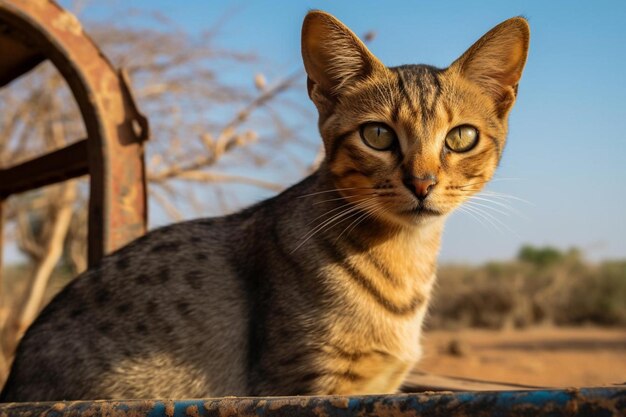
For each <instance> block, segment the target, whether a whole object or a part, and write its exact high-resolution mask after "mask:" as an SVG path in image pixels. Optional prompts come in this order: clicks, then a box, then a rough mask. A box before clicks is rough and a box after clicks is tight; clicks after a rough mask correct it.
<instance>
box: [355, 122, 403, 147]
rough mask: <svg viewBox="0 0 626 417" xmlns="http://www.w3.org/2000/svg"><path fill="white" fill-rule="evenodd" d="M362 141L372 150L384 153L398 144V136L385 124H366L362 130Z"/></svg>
mask: <svg viewBox="0 0 626 417" xmlns="http://www.w3.org/2000/svg"><path fill="white" fill-rule="evenodd" d="M360 133H361V139H362V140H363V142H365V144H366V145H367V146H369V147H371V148H374V149H376V150H379V151H384V150H387V149H389V148H391V147H392V146H393V144H394V143H395V142H396V134H395V132H394V131H393V130H391V128H390V127H389V126H387V125H385V124H383V123H365V124H364V125H362V126H361V129H360Z"/></svg>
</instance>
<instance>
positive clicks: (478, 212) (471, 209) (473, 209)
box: [462, 205, 504, 234]
mask: <svg viewBox="0 0 626 417" xmlns="http://www.w3.org/2000/svg"><path fill="white" fill-rule="evenodd" d="M462 207H463V208H464V209H465V210H467V211H468V213H474V214H475V215H477V216H480V217H482V218H483V219H484V220H485V221H486V222H487V223H488V224H489V225H491V227H493V228H494V229H495V230H496V231H497V232H498V233H501V234H504V232H503V231H502V229H501V228H500V227H499V226H498V225H497V224H496V223H495V222H494V221H493V220H492V219H491V218H490V217H489V216H486V215H485V213H483V211H482V210H479V209H478V208H476V207H470V206H468V205H465V206H462Z"/></svg>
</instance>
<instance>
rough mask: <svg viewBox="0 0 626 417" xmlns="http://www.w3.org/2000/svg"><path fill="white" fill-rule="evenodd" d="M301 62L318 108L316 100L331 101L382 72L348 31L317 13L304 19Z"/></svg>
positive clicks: (311, 13) (310, 13) (335, 21)
mask: <svg viewBox="0 0 626 417" xmlns="http://www.w3.org/2000/svg"><path fill="white" fill-rule="evenodd" d="M302 59H303V61H304V68H305V69H306V72H307V76H308V82H307V85H308V90H309V96H310V97H311V99H312V100H313V101H314V102H315V104H317V105H318V107H319V104H320V103H318V101H319V100H333V99H334V98H335V97H337V96H341V95H342V93H343V92H345V90H346V89H348V88H350V86H351V85H353V84H354V82H356V81H358V80H362V79H364V78H366V77H368V76H369V75H371V74H372V73H373V72H374V71H376V70H379V69H382V68H384V65H383V64H382V63H381V62H380V61H379V60H378V59H376V57H374V55H372V53H371V52H370V51H368V49H367V47H366V46H365V45H364V44H363V42H361V40H360V39H359V38H358V37H357V36H356V35H355V34H354V33H352V31H351V30H350V29H348V28H347V27H346V26H345V25H344V24H343V23H341V22H340V21H339V20H337V19H336V18H334V17H333V16H331V15H330V14H328V13H325V12H322V11H319V10H314V11H311V12H309V13H308V14H307V15H306V17H305V18H304V23H303V24H302Z"/></svg>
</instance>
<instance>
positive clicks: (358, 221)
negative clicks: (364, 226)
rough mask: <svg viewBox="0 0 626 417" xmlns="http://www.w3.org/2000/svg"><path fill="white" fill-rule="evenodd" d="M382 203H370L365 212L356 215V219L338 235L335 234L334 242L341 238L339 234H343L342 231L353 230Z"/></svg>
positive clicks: (347, 232)
mask: <svg viewBox="0 0 626 417" xmlns="http://www.w3.org/2000/svg"><path fill="white" fill-rule="evenodd" d="M383 205H384V204H383V203H382V202H377V203H376V204H374V205H371V206H370V207H368V208H366V209H364V210H365V213H363V214H362V215H361V216H359V217H357V219H356V220H354V221H353V222H352V223H350V224H349V225H348V226H347V227H346V228H345V229H343V231H342V232H341V233H340V234H339V236H337V239H335V242H337V241H339V239H340V238H341V236H343V234H344V233H346V235H347V234H349V233H350V231H352V230H354V229H355V228H356V227H357V226H358V225H359V224H360V223H361V222H362V221H363V220H365V219H366V218H367V217H368V216H370V215H371V214H372V213H373V212H374V211H376V210H377V209H378V208H380V207H381V206H383Z"/></svg>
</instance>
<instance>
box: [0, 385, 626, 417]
mask: <svg viewBox="0 0 626 417" xmlns="http://www.w3.org/2000/svg"><path fill="white" fill-rule="evenodd" d="M296 415H297V416H311V417H370V416H371V417H373V416H376V417H418V416H429V417H444V416H445V417H461V416H463V417H464V416H507V417H522V416H523V417H528V416H533V417H548V416H549V417H565V416H567V417H591V416H603V417H611V416H615V417H617V416H621V417H623V416H625V415H626V387H624V386H619V387H615V388H577V389H566V390H537V391H493V392H459V393H451V392H427V393H420V394H398V395H368V396H328V397H259V398H233V397H229V398H215V399H198V400H180V401H179V400H166V401H161V400H150V401H147V400H128V401H72V402H55V403H23V404H17V403H14V404H0V417H35V416H37V417H184V416H187V417H217V416H220V417H231V416H240V417H248V416H249V417H286V416H296Z"/></svg>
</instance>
